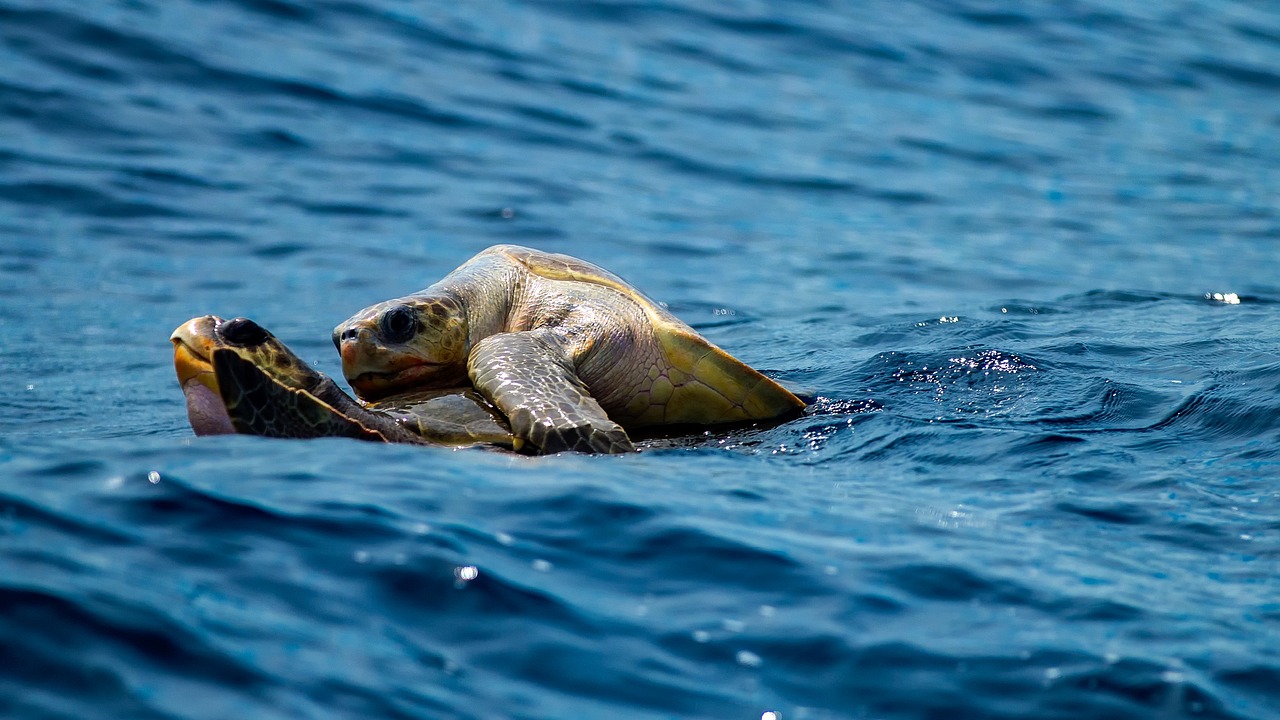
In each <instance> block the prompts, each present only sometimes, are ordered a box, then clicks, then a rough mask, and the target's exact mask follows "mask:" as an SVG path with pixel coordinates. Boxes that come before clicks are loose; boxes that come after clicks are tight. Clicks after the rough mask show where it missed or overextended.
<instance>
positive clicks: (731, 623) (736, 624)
mask: <svg viewBox="0 0 1280 720" xmlns="http://www.w3.org/2000/svg"><path fill="white" fill-rule="evenodd" d="M720 627H722V628H724V629H725V630H726V631H728V632H731V633H740V632H742V631H743V630H745V629H746V627H747V624H746V623H744V622H742V621H741V620H722V621H721V622H720Z"/></svg>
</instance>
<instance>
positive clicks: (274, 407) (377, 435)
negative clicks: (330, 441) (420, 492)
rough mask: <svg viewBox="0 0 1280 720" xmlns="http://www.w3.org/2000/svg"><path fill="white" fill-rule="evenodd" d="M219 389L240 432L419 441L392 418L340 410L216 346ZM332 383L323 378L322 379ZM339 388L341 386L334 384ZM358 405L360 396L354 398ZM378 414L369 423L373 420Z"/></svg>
mask: <svg viewBox="0 0 1280 720" xmlns="http://www.w3.org/2000/svg"><path fill="white" fill-rule="evenodd" d="M211 360H212V365H213V369H214V372H215V373H217V378H218V390H219V392H220V394H221V395H222V402H223V404H224V405H225V406H226V408H227V415H228V416H230V418H231V425H232V426H233V427H234V428H235V430H236V432H239V433H242V434H246V435H261V436H263V437H274V438H320V437H349V438H355V439H358V440H372V441H374V442H420V441H419V440H417V438H415V437H414V436H413V435H412V434H411V433H409V432H408V431H406V430H404V429H402V428H400V427H399V426H398V425H397V424H396V423H395V421H394V420H392V419H390V418H378V417H376V416H374V414H373V413H370V412H368V411H364V412H360V413H359V415H360V416H361V417H355V416H353V413H352V412H351V410H352V409H353V408H348V412H346V413H343V412H340V411H339V410H338V409H337V408H335V407H333V405H331V404H329V403H327V402H325V401H324V400H322V399H321V398H319V397H317V396H316V395H315V394H313V393H312V392H309V391H306V390H301V389H298V388H292V387H289V386H287V385H284V384H283V383H281V382H279V381H278V380H276V379H275V378H272V377H271V376H269V375H267V374H266V373H264V372H263V371H262V369H261V368H259V367H258V366H257V365H254V364H253V363H251V362H249V361H248V360H245V359H244V358H241V357H240V356H239V355H237V354H236V353H234V352H232V351H230V350H215V351H214V352H213V354H212V358H211ZM325 381H327V382H330V383H331V382H332V381H330V380H328V378H323V377H322V378H321V382H322V383H323V382H325ZM335 389H336V388H335ZM339 392H340V391H339ZM351 404H352V406H353V407H354V406H355V401H351ZM371 418H373V419H375V421H374V422H370V419H371Z"/></svg>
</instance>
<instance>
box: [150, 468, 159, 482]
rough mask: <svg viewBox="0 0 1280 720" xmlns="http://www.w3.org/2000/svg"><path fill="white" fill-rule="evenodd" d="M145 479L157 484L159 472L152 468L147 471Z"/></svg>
mask: <svg viewBox="0 0 1280 720" xmlns="http://www.w3.org/2000/svg"><path fill="white" fill-rule="evenodd" d="M147 481H148V482H150V483H151V484H152V485H156V484H159V482H160V473H158V472H156V471H155V470H152V471H151V472H149V473H147Z"/></svg>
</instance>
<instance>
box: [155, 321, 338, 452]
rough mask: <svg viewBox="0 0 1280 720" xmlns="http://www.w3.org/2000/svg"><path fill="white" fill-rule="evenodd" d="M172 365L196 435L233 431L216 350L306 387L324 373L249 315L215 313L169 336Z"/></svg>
mask: <svg viewBox="0 0 1280 720" xmlns="http://www.w3.org/2000/svg"><path fill="white" fill-rule="evenodd" d="M169 340H170V341H172V342H173V366H174V369H175V370H176V371H177V374H178V384H179V385H181V386H182V392H183V394H184V395H185V396H186V398H187V416H188V418H189V419H190V420H191V427H192V428H193V429H195V431H196V434H197V435H221V434H227V433H231V432H234V431H235V430H234V429H233V428H232V426H231V421H230V418H229V417H228V415H227V410H226V407H225V405H224V404H223V399H222V389H221V387H220V383H219V378H218V373H217V372H216V371H215V369H214V356H215V355H217V354H219V353H233V354H235V355H238V356H239V357H240V358H241V359H242V360H245V361H247V362H249V363H251V364H253V365H254V366H256V367H257V368H258V369H259V370H261V371H262V372H263V374H265V375H267V376H268V377H270V378H271V379H272V380H273V381H275V382H277V383H279V384H281V385H284V386H286V387H290V388H295V389H299V390H308V389H310V388H311V387H312V386H314V385H315V384H316V383H317V382H318V381H319V380H320V379H321V376H320V374H319V373H317V372H316V371H315V370H313V369H312V368H311V367H310V366H308V365H307V363H306V362H305V361H304V360H302V359H301V358H299V357H298V356H297V355H294V354H293V353H292V352H291V351H290V350H289V349H288V348H287V347H285V346H284V344H283V343H281V342H280V341H279V340H278V339H276V336H274V335H272V334H271V333H269V332H267V331H266V330H265V329H264V328H263V327H262V326H261V325H259V324H257V323H255V322H254V321H252V320H250V319H248V318H242V317H241V318H232V319H231V320H223V319H222V318H220V317H218V316H216V315H205V316H202V317H197V318H192V319H191V320H188V321H187V322H185V323H183V324H182V325H180V326H178V329H177V330H174V331H173V334H172V335H171V336H170V337H169Z"/></svg>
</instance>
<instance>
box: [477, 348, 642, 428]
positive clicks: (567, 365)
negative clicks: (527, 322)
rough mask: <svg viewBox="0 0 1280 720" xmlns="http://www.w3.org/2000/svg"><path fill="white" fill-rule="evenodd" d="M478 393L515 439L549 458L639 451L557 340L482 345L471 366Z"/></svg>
mask: <svg viewBox="0 0 1280 720" xmlns="http://www.w3.org/2000/svg"><path fill="white" fill-rule="evenodd" d="M467 370H468V373H469V374H470V375H471V382H472V383H473V384H474V385H475V386H476V389H477V390H479V391H480V392H481V393H483V394H484V395H485V396H486V397H488V398H489V400H490V401H491V402H492V403H493V404H494V405H497V406H498V409H499V410H501V411H502V412H503V413H505V414H506V416H507V419H508V420H510V422H511V430H512V432H514V433H515V436H516V437H518V438H521V439H522V440H525V441H527V442H529V443H530V444H531V445H534V446H536V447H537V448H538V450H540V451H541V452H544V453H556V452H560V451H562V450H576V451H578V452H595V453H621V452H631V451H633V450H635V447H634V446H632V444H631V438H629V437H627V432H626V431H625V430H623V429H622V426H621V425H619V424H618V423H616V422H614V421H612V420H610V419H609V416H608V415H607V414H606V413H605V411H604V409H603V408H601V407H600V403H599V402H597V401H596V399H595V398H593V397H591V393H590V391H589V390H587V386H586V385H585V384H584V383H583V382H582V380H581V379H580V378H579V377H578V376H577V374H576V373H575V372H574V368H573V362H572V361H571V360H570V359H569V357H568V356H567V355H566V353H565V352H564V351H563V350H562V349H561V348H560V347H559V344H558V343H557V342H556V341H555V339H554V338H550V337H545V336H544V333H540V332H539V331H536V330H534V331H529V332H514V333H500V334H498V335H490V336H489V337H487V338H485V339H484V340H481V341H480V342H479V343H478V344H477V345H476V346H475V348H474V349H473V350H472V352H471V356H470V358H469V360H468V363H467Z"/></svg>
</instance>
